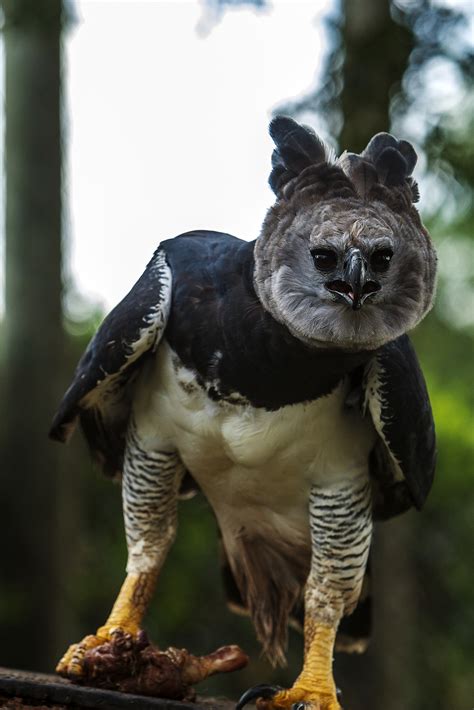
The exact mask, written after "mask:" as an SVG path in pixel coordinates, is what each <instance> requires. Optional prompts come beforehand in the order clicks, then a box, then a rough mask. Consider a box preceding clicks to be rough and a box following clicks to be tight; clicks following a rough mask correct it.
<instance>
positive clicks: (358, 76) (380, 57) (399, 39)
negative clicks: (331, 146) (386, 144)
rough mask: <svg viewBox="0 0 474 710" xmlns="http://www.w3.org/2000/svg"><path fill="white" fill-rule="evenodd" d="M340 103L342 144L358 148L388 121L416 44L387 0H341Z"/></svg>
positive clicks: (386, 124) (358, 149)
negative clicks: (341, 80)
mask: <svg viewBox="0 0 474 710" xmlns="http://www.w3.org/2000/svg"><path fill="white" fill-rule="evenodd" d="M342 5H343V8H342V9H343V13H344V15H343V17H344V20H343V27H342V47H343V51H344V63H343V68H342V79H343V89H342V92H341V95H340V106H341V110H342V114H343V127H342V130H341V134H340V136H339V144H340V146H341V148H342V149H349V150H352V151H356V152H358V151H360V150H362V149H363V148H364V147H365V145H366V144H367V140H368V139H369V138H370V137H371V136H373V135H374V134H375V133H378V132H379V131H387V130H388V128H389V125H390V119H389V115H390V100H391V98H392V96H393V95H394V94H395V93H396V92H397V90H398V88H399V86H400V83H401V80H402V78H403V74H404V73H405V70H406V68H407V64H408V58H409V56H410V52H411V50H412V48H413V37H412V34H411V32H410V31H409V30H407V29H406V28H405V27H402V26H401V25H399V24H397V23H396V22H395V21H394V20H393V19H392V16H391V13H390V6H391V3H390V2H389V0H343V3H342Z"/></svg>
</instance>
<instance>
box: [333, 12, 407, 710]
mask: <svg viewBox="0 0 474 710" xmlns="http://www.w3.org/2000/svg"><path fill="white" fill-rule="evenodd" d="M343 13H344V15H343V25H342V33H341V40H342V42H341V43H342V49H343V52H344V62H343V65H342V77H341V78H342V91H341V94H340V97H339V101H340V108H341V110H342V114H343V126H342V130H341V134H340V136H339V145H340V147H341V150H342V149H349V150H352V151H360V150H362V149H363V148H364V147H365V146H366V145H367V142H368V141H369V139H370V138H371V137H372V136H373V135H374V134H375V133H378V132H379V131H388V130H390V102H391V98H392V96H393V95H394V94H395V93H396V92H397V90H398V88H399V86H400V83H401V80H402V78H403V75H404V73H405V70H406V68H407V65H408V60H409V56H410V52H411V49H412V46H413V37H412V34H411V32H410V31H409V30H407V29H406V28H405V27H402V26H400V25H398V24H397V23H396V22H395V21H394V20H393V19H392V16H391V12H390V2H389V0H344V2H343ZM415 549H416V520H415V514H409V515H405V516H403V517H401V518H398V519H396V520H393V521H390V522H388V523H381V524H379V525H378V526H376V531H375V535H374V545H373V551H372V553H373V554H372V557H373V565H372V576H373V580H374V581H373V585H372V593H373V595H374V634H373V641H372V643H371V645H370V647H369V652H368V654H367V656H366V657H365V660H364V659H363V658H362V659H360V661H359V660H356V659H355V658H354V657H348V658H347V659H344V658H343V657H342V656H341V657H340V658H339V659H338V666H339V667H340V669H341V672H342V674H343V676H344V681H343V683H342V687H343V688H345V687H347V688H348V690H349V689H352V690H353V691H354V690H355V691H356V693H357V695H356V694H355V693H354V692H353V697H352V696H351V697H350V698H349V697H347V706H348V707H350V708H353V710H369V709H370V710H378V709H379V708H383V710H400V708H403V710H417V708H418V707H419V704H418V702H417V698H416V688H417V685H416V681H417V679H416V677H415V675H414V672H415V671H416V669H415V658H416V641H417V624H416V615H417V589H416V578H417V575H416V567H415V557H414V550H415Z"/></svg>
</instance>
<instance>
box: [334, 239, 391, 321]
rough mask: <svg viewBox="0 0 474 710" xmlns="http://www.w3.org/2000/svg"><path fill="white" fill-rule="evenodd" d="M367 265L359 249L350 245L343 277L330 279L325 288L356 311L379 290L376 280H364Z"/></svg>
mask: <svg viewBox="0 0 474 710" xmlns="http://www.w3.org/2000/svg"><path fill="white" fill-rule="evenodd" d="M366 276H367V265H366V262H365V261H364V258H363V256H362V254H361V251H360V249H356V248H355V247H352V248H351V249H349V251H348V253H347V257H346V260H345V262H344V270H343V279H337V280H335V281H330V282H329V283H327V284H326V288H327V289H328V290H329V291H331V293H334V294H336V295H337V296H338V297H339V298H340V299H341V300H343V301H345V302H346V303H348V304H349V305H350V306H352V310H353V311H358V310H359V308H360V307H361V306H362V304H363V303H364V301H365V300H366V298H367V297H368V296H370V295H372V294H374V293H376V292H377V291H380V288H381V286H380V284H379V283H378V282H377V281H372V280H366Z"/></svg>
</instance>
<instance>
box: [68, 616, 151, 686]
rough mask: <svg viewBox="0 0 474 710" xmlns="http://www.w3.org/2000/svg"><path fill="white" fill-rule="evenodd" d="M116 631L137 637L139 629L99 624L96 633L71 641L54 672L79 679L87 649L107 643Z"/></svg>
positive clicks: (82, 673)
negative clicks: (76, 641)
mask: <svg viewBox="0 0 474 710" xmlns="http://www.w3.org/2000/svg"><path fill="white" fill-rule="evenodd" d="M116 633H122V634H127V633H129V634H131V635H132V636H133V637H134V638H137V637H138V634H139V633H140V629H138V628H137V627H133V628H125V627H122V626H101V627H100V629H97V633H96V634H89V636H85V638H83V639H82V641H80V642H79V643H73V644H72V646H69V648H68V650H67V651H66V653H65V654H64V656H63V657H62V658H61V660H60V661H59V663H58V665H57V666H56V673H59V675H62V676H64V677H65V678H69V679H70V680H80V679H81V677H82V676H83V675H84V658H85V655H86V653H87V651H90V650H91V649H92V648H97V646H102V645H103V644H104V643H108V642H109V641H111V640H112V637H113V635H114V634H116Z"/></svg>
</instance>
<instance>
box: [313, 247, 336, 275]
mask: <svg viewBox="0 0 474 710" xmlns="http://www.w3.org/2000/svg"><path fill="white" fill-rule="evenodd" d="M311 256H312V257H313V261H314V265H315V267H316V268H317V269H319V271H332V269H334V268H335V267H336V266H337V254H336V252H335V251H332V249H312V250H311Z"/></svg>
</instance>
